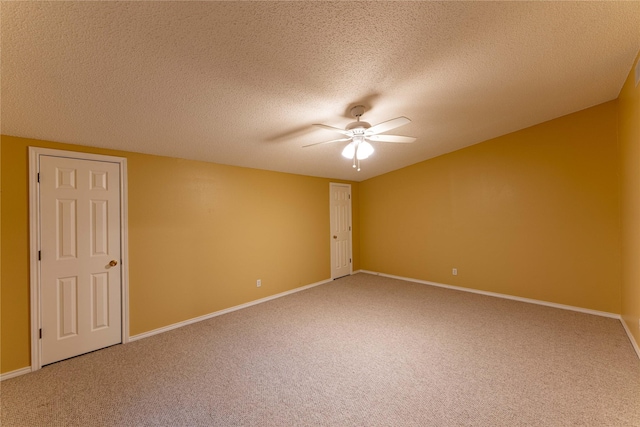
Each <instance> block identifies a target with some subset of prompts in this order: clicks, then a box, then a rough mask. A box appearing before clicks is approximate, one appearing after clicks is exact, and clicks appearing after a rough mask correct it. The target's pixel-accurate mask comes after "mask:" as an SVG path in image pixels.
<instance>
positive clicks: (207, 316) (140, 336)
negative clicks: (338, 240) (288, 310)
mask: <svg viewBox="0 0 640 427" xmlns="http://www.w3.org/2000/svg"><path fill="white" fill-rule="evenodd" d="M331 281H332V279H326V280H321V281H319V282H316V283H312V284H310V285H305V286H301V287H299V288H295V289H291V290H290V291H285V292H281V293H279V294H275V295H271V296H268V297H264V298H260V299H257V300H255V301H250V302H247V303H244V304H240V305H236V306H234V307H229V308H225V309H224V310H219V311H216V312H213V313H209V314H205V315H203V316H199V317H194V318H193V319H189V320H184V321H182V322H178V323H174V324H172V325H169V326H164V327H162V328H158V329H154V330H152V331H149V332H144V333H142V334H138V335H133V336H130V337H129V342H132V341H137V340H141V339H143V338H149V337H151V336H154V335H157V334H161V333H163V332H168V331H171V330H172V329H177V328H181V327H183V326H187V325H191V324H192V323H196V322H202V321H203V320H207V319H211V318H212V317H216V316H221V315H223V314H227V313H231V312H232V311H236V310H242V309H243V308H247V307H251V306H252V305H257V304H262V303H263V302H267V301H271V300H273V299H276V298H281V297H284V296H287V295H290V294H293V293H296V292H300V291H304V290H306V289H309V288H313V287H314V286H319V285H324V284H325V283H329V282H331Z"/></svg>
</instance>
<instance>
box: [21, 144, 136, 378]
mask: <svg viewBox="0 0 640 427" xmlns="http://www.w3.org/2000/svg"><path fill="white" fill-rule="evenodd" d="M40 156H52V157H66V158H71V159H77V160H93V161H100V162H109V163H117V164H119V165H120V253H121V257H122V263H121V266H122V268H121V269H120V286H121V301H120V312H121V316H122V322H121V325H122V332H121V337H122V344H125V343H127V342H129V251H128V247H129V237H128V229H129V227H128V216H129V215H128V212H129V211H128V206H127V199H128V197H127V187H128V185H127V159H126V158H124V157H114V156H106V155H101V154H91V153H82V152H78V151H66V150H57V149H50V148H41V147H29V273H30V274H29V292H30V309H31V340H30V342H31V371H37V370H38V369H40V368H42V357H41V356H42V347H41V340H40V333H39V331H40V328H41V327H42V324H41V323H42V319H41V310H42V306H41V300H40V281H41V277H40V261H39V260H38V252H39V251H40V188H39V186H38V172H39V170H40Z"/></svg>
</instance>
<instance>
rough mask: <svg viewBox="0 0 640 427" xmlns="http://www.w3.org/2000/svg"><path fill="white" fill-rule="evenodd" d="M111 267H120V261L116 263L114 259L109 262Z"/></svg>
mask: <svg viewBox="0 0 640 427" xmlns="http://www.w3.org/2000/svg"><path fill="white" fill-rule="evenodd" d="M109 265H110V266H111V267H115V266H116V265H118V261H116V260H115V259H112V260H111V261H110V262H109Z"/></svg>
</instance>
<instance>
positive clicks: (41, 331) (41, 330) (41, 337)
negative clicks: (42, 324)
mask: <svg viewBox="0 0 640 427" xmlns="http://www.w3.org/2000/svg"><path fill="white" fill-rule="evenodd" d="M40 339H42V328H40Z"/></svg>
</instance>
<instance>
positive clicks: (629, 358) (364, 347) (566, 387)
mask: <svg viewBox="0 0 640 427" xmlns="http://www.w3.org/2000/svg"><path fill="white" fill-rule="evenodd" d="M1 387H2V389H1V398H2V419H1V421H2V426H3V427H7V426H640V361H639V360H638V358H637V356H636V354H635V353H634V351H633V349H632V347H631V344H630V342H629V340H628V338H627V337H626V335H625V333H624V330H623V328H622V326H621V324H620V322H619V321H618V320H614V319H607V318H602V317H596V316H591V315H586V314H581V313H575V312H570V311H564V310H558V309H553V308H548V307H542V306H537V305H531V304H525V303H519V302H515V301H509V300H502V299H498V298H492V297H485V296H480V295H475V294H470V293H464V292H457V291H452V290H447V289H440V288H434V287H430V286H426V285H420V284H415V283H408V282H403V281H397V280H392V279H388V278H383V277H378V276H371V275H366V274H358V275H355V276H351V277H346V278H343V279H339V280H337V281H334V282H332V283H330V284H326V285H322V286H318V287H315V288H312V289H309V290H307V291H304V292H299V293H296V294H293V295H290V296H287V297H284V298H280V299H277V300H273V301H270V302H267V303H264V304H260V305H257V306H254V307H251V308H247V309H244V310H240V311H236V312H233V313H230V314H227V315H224V316H220V317H216V318H214V319H211V320H208V321H204V322H200V323H197V324H194V325H191V326H187V327H184V328H180V329H176V330H174V331H171V332H167V333H164V334H161V335H156V336H154V337H151V338H147V339H144V340H140V341H136V342H133V343H130V344H127V345H118V346H114V347H111V348H108V349H105V350H102V351H98V352H95V353H91V354H87V355H84V356H81V357H78V358H75V359H70V360H67V361H64V362H60V363H57V364H54V365H51V366H48V367H45V368H43V369H41V370H40V371H38V372H35V373H32V374H27V375H23V376H21V377H17V378H14V379H10V380H6V381H4V382H3V383H2V384H1Z"/></svg>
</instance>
